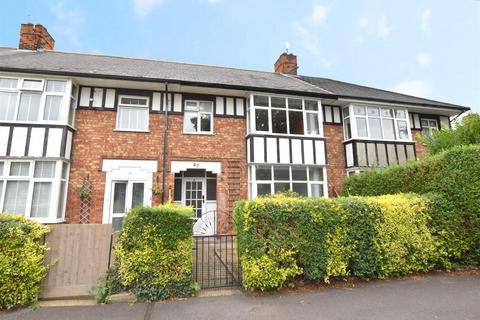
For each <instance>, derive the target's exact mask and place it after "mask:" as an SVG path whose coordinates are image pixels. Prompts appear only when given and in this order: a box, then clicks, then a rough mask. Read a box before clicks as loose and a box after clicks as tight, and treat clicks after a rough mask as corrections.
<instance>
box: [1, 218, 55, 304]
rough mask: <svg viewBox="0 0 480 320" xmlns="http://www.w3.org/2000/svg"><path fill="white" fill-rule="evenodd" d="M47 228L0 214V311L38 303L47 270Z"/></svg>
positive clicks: (23, 219) (30, 221) (25, 219)
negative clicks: (42, 242)
mask: <svg viewBox="0 0 480 320" xmlns="http://www.w3.org/2000/svg"><path fill="white" fill-rule="evenodd" d="M48 230H49V229H48V227H45V226H43V225H41V224H39V223H36V222H34V221H33V220H30V219H27V218H24V217H23V216H20V215H12V214H7V213H0V309H9V308H12V307H14V306H17V305H26V304H30V303H32V302H35V301H36V300H37V296H38V292H39V291H40V282H41V281H42V279H43V278H44V277H45V275H46V272H47V267H46V266H45V265H44V263H43V258H44V254H45V251H46V250H47V247H46V246H45V245H43V244H41V238H42V237H43V235H44V234H46V233H47V232H48Z"/></svg>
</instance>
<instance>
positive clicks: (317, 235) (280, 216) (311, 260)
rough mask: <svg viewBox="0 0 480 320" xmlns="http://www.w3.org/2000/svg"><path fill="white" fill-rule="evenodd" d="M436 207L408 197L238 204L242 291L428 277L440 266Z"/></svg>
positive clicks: (268, 199)
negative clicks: (298, 283) (432, 225)
mask: <svg viewBox="0 0 480 320" xmlns="http://www.w3.org/2000/svg"><path fill="white" fill-rule="evenodd" d="M435 201H436V200H435V199H433V198H425V197H419V196H415V195H411V194H408V195H388V196H381V197H347V198H332V199H318V198H317V199H312V198H291V197H285V196H275V197H258V198H256V199H255V200H251V201H239V202H237V203H236V205H235V209H234V218H235V226H236V232H237V235H238V243H239V250H240V261H241V264H242V270H243V283H244V286H245V287H246V288H248V289H261V290H266V289H272V288H277V287H280V286H281V285H282V284H283V283H284V282H285V281H287V280H288V279H289V278H291V277H294V276H297V275H304V276H305V278H307V279H309V280H315V281H317V280H323V281H326V282H328V281H329V278H331V277H345V276H349V275H354V276H360V277H380V278H384V277H388V276H392V275H401V274H407V273H410V272H414V271H427V270H430V269H431V268H433V267H434V266H435V265H436V264H438V262H439V261H440V259H441V257H440V256H441V255H440V253H439V251H438V250H437V249H438V248H437V244H436V243H437V239H435V237H434V236H432V234H431V232H430V230H429V227H428V223H429V213H430V211H431V209H432V208H433V206H434V204H435V203H436V202H435Z"/></svg>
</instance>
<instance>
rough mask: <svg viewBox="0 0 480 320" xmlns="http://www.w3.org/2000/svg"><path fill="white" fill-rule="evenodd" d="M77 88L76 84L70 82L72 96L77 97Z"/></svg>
mask: <svg viewBox="0 0 480 320" xmlns="http://www.w3.org/2000/svg"><path fill="white" fill-rule="evenodd" d="M77 90H78V87H77V85H75V84H72V97H75V98H76V97H77Z"/></svg>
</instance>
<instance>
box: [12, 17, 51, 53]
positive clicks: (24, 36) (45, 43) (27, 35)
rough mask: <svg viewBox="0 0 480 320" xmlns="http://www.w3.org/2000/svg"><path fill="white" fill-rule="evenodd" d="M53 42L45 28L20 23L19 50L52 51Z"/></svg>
mask: <svg viewBox="0 0 480 320" xmlns="http://www.w3.org/2000/svg"><path fill="white" fill-rule="evenodd" d="M54 46H55V40H53V38H52V36H51V35H50V33H48V31H47V28H45V27H44V26H42V25H41V24H33V23H22V25H21V27H20V42H19V44H18V48H19V49H26V50H39V49H44V50H49V51H50V50H53V47H54Z"/></svg>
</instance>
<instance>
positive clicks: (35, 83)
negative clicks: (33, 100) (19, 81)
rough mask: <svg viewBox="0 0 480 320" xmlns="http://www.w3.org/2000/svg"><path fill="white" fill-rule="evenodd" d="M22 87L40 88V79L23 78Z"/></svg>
mask: <svg viewBox="0 0 480 320" xmlns="http://www.w3.org/2000/svg"><path fill="white" fill-rule="evenodd" d="M22 88H23V89H33V90H42V89H43V88H42V80H23V85H22Z"/></svg>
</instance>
